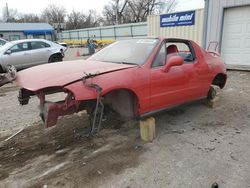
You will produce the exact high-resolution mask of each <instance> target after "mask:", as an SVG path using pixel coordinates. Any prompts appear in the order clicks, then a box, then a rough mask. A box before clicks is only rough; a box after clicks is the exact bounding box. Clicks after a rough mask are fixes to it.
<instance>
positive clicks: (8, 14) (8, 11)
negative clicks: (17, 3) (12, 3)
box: [2, 3, 18, 22]
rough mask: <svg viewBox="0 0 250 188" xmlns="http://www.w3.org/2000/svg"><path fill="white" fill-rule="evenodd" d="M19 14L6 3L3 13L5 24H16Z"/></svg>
mask: <svg viewBox="0 0 250 188" xmlns="http://www.w3.org/2000/svg"><path fill="white" fill-rule="evenodd" d="M17 14H18V13H17V10H16V9H12V8H9V7H8V4H7V3H6V6H5V7H4V8H3V11H2V20H3V21H4V22H15V20H16V18H17Z"/></svg>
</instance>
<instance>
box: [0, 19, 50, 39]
mask: <svg viewBox="0 0 250 188" xmlns="http://www.w3.org/2000/svg"><path fill="white" fill-rule="evenodd" d="M0 36H2V37H1V38H3V39H5V40H8V41H13V40H20V39H27V38H28V39H29V38H31V39H32V38H42V39H47V40H54V39H55V30H54V28H53V27H52V26H51V25H49V24H47V23H0Z"/></svg>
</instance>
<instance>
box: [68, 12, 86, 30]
mask: <svg viewBox="0 0 250 188" xmlns="http://www.w3.org/2000/svg"><path fill="white" fill-rule="evenodd" d="M85 20H86V16H85V15H84V14H83V13H81V12H76V11H75V10H73V11H72V12H71V13H70V14H68V15H67V22H66V28H67V29H81V28H83V25H84V23H85Z"/></svg>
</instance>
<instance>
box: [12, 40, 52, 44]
mask: <svg viewBox="0 0 250 188" xmlns="http://www.w3.org/2000/svg"><path fill="white" fill-rule="evenodd" d="M34 41H40V42H50V41H48V40H45V39H22V40H13V41H11V43H13V44H17V43H20V42H34Z"/></svg>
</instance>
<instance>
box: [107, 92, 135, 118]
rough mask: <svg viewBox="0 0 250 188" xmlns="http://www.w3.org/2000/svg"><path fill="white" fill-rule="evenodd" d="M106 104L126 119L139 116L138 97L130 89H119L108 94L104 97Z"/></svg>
mask: <svg viewBox="0 0 250 188" xmlns="http://www.w3.org/2000/svg"><path fill="white" fill-rule="evenodd" d="M104 104H105V105H108V106H109V107H110V108H112V109H113V110H114V111H116V112H117V113H118V114H119V115H121V116H122V117H125V118H134V117H136V116H137V115H138V110H139V101H138V97H137V96H136V94H135V93H134V92H133V91H131V90H129V89H118V90H113V91H110V92H108V93H107V94H105V95H104Z"/></svg>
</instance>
